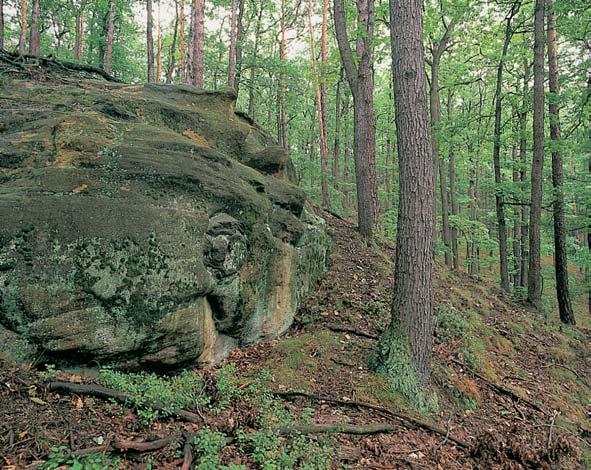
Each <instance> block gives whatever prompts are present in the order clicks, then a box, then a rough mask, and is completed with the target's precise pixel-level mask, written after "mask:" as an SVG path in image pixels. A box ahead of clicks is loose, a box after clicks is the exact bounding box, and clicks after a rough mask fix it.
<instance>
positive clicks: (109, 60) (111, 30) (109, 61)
mask: <svg viewBox="0 0 591 470" xmlns="http://www.w3.org/2000/svg"><path fill="white" fill-rule="evenodd" d="M114 42H115V0H109V19H108V26H107V50H106V52H105V69H104V70H105V72H107V73H112V72H113V45H114Z"/></svg>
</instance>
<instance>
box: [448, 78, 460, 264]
mask: <svg viewBox="0 0 591 470" xmlns="http://www.w3.org/2000/svg"><path fill="white" fill-rule="evenodd" d="M451 118H452V93H451V89H448V92H447V119H448V120H449V121H451ZM448 164H449V202H450V207H451V214H452V216H454V217H458V216H459V215H460V210H459V206H458V197H457V194H458V191H457V180H456V153H455V149H454V146H453V142H450V144H449V163H448ZM450 235H451V253H452V261H453V263H452V269H454V270H457V269H459V268H460V254H459V251H458V229H457V228H456V226H455V225H454V224H452V225H451V228H450Z"/></svg>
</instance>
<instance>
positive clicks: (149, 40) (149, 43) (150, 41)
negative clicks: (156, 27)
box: [146, 0, 154, 83]
mask: <svg viewBox="0 0 591 470" xmlns="http://www.w3.org/2000/svg"><path fill="white" fill-rule="evenodd" d="M146 13H147V17H146V47H147V49H148V83H152V82H153V81H154V35H153V33H152V28H153V23H154V20H153V14H152V0H146Z"/></svg>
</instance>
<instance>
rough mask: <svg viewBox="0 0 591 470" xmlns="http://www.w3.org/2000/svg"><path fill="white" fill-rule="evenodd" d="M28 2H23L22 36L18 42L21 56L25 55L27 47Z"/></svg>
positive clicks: (21, 16)
mask: <svg viewBox="0 0 591 470" xmlns="http://www.w3.org/2000/svg"><path fill="white" fill-rule="evenodd" d="M27 9H28V6H27V0H21V11H20V14H21V15H20V23H21V24H20V26H21V31H20V36H19V40H18V53H19V54H20V55H24V54H25V49H26V47H27V13H28V12H27Z"/></svg>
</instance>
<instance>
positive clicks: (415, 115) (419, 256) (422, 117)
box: [378, 0, 435, 385]
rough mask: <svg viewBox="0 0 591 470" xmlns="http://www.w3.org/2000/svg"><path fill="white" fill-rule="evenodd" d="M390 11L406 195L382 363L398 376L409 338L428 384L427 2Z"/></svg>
mask: <svg viewBox="0 0 591 470" xmlns="http://www.w3.org/2000/svg"><path fill="white" fill-rule="evenodd" d="M390 12H391V13H390V18H391V20H390V24H391V42H392V71H393V77H394V96H395V100H394V103H395V106H396V134H397V139H398V159H399V174H400V176H399V180H400V191H399V209H398V232H397V239H396V267H395V274H394V300H393V305H392V322H391V324H390V326H389V327H388V329H387V330H386V332H385V333H384V336H383V337H382V339H381V348H380V351H379V353H378V354H379V356H378V358H379V360H380V361H381V368H382V369H383V370H384V371H386V372H387V373H389V374H396V373H398V372H399V371H398V370H397V367H396V366H397V365H398V364H399V361H400V348H401V344H400V341H401V338H402V341H404V340H405V339H407V340H408V341H409V348H410V354H411V358H412V363H413V365H414V366H415V367H416V370H417V372H418V374H419V377H420V378H421V380H422V382H423V384H425V385H427V384H428V383H429V381H430V375H431V347H432V342H433V284H432V277H433V236H434V233H435V168H434V163H433V154H432V149H431V129H430V122H429V114H428V110H427V101H426V94H425V92H426V84H425V68H424V67H425V59H424V51H423V37H422V36H423V2H422V1H421V0H391V2H390ZM402 347H403V345H402Z"/></svg>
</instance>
